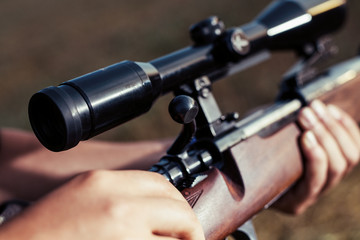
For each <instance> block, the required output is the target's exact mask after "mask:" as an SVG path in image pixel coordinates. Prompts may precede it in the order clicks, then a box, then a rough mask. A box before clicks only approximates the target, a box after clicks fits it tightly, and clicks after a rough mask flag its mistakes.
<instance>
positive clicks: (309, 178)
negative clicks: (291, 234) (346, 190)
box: [274, 100, 360, 214]
mask: <svg viewBox="0 0 360 240" xmlns="http://www.w3.org/2000/svg"><path fill="white" fill-rule="evenodd" d="M298 122H299V124H300V126H301V127H302V129H303V130H304V133H303V135H302V136H301V139H300V144H301V147H302V152H303V154H304V157H305V163H304V175H303V177H302V178H301V179H300V181H298V183H297V184H296V185H295V186H294V187H293V188H292V189H290V190H289V191H288V192H287V193H286V194H285V195H284V196H283V197H281V198H280V199H279V200H278V201H277V202H276V203H275V204H274V207H275V208H277V209H279V210H281V211H284V212H288V213H294V214H300V213H302V212H304V211H305V210H306V209H307V208H308V207H309V206H310V205H312V204H313V203H314V202H315V201H316V200H317V199H318V198H319V196H320V195H321V194H322V193H324V192H325V191H327V190H328V189H330V188H331V187H333V186H335V185H336V184H337V183H339V182H340V180H341V179H342V178H343V177H344V176H345V175H346V174H347V173H349V172H350V171H351V170H352V168H353V167H354V166H355V165H356V164H358V163H359V160H360V131H359V127H358V125H357V123H356V122H355V121H354V120H353V119H352V118H351V117H350V116H349V115H348V114H347V113H345V112H344V111H342V110H341V109H339V108H338V107H336V106H334V105H325V104H324V103H322V102H321V101H319V100H315V101H313V102H312V103H311V104H310V106H309V107H306V108H304V109H302V110H301V112H300V114H299V117H298Z"/></svg>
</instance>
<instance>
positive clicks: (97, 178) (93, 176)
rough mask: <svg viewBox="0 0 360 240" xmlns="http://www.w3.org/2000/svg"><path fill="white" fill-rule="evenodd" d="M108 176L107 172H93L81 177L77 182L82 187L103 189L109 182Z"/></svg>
mask: <svg viewBox="0 0 360 240" xmlns="http://www.w3.org/2000/svg"><path fill="white" fill-rule="evenodd" d="M108 174H109V173H108V171H106V170H91V171H88V172H85V173H83V174H81V175H79V176H78V177H77V180H78V182H79V184H80V185H81V186H84V187H90V188H95V189H98V188H100V189H101V188H102V186H104V185H105V184H106V182H107V179H108Z"/></svg>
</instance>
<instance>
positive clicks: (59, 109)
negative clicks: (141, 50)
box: [29, 0, 360, 239]
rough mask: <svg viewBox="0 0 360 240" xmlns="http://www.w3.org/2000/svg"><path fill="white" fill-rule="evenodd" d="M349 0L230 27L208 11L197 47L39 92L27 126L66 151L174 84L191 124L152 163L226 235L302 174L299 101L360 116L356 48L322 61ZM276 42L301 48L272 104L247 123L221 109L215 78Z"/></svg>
mask: <svg viewBox="0 0 360 240" xmlns="http://www.w3.org/2000/svg"><path fill="white" fill-rule="evenodd" d="M345 4H346V3H345V1H343V0H328V1H326V0H319V1H299V0H293V1H286V0H279V1H276V2H274V3H273V4H271V5H270V6H269V7H268V8H267V9H265V10H264V11H263V12H262V13H261V14H260V15H259V16H258V17H256V18H255V20H253V21H251V22H250V23H247V24H245V25H242V26H240V27H235V28H230V29H225V27H224V24H223V22H222V21H220V20H219V18H217V17H210V18H208V19H206V20H203V21H201V22H199V23H197V24H195V25H193V26H192V27H191V28H190V33H191V37H192V39H193V41H194V45H193V46H189V47H186V48H184V49H181V50H179V51H176V52H173V53H170V54H168V55H166V56H163V57H160V58H158V59H155V60H153V61H150V62H148V63H140V62H132V61H123V62H120V63H117V64H114V65H112V66H109V67H106V68H104V69H100V70H98V71H95V72H93V73H89V74H87V75H84V76H81V77H78V78H75V79H73V80H70V81H68V82H65V83H62V84H61V85H60V86H58V87H49V88H46V89H43V90H41V91H39V92H38V93H36V94H34V95H33V97H32V98H31V100H30V102H29V117H30V122H31V125H32V127H33V130H34V132H35V134H36V136H37V137H38V139H39V140H40V142H41V143H42V144H43V145H44V146H45V147H47V148H48V149H50V150H52V151H63V150H66V149H69V148H72V147H74V146H76V145H77V144H78V143H79V141H81V140H86V139H89V138H91V137H92V136H95V135H97V134H100V133H102V132H104V131H106V130H108V129H110V128H113V127H115V126H117V125H119V124H121V123H124V122H126V121H129V120H130V119H132V118H134V117H136V116H139V115H141V114H143V113H145V112H147V111H148V110H149V109H150V108H151V105H152V103H153V102H154V101H155V100H156V99H157V98H158V97H159V96H161V95H164V94H166V93H168V92H170V91H173V92H174V93H175V95H176V97H175V98H174V100H173V101H172V102H171V103H170V106H169V112H170V114H171V116H172V117H173V119H174V120H175V121H177V122H179V123H181V124H183V125H184V126H183V131H182V132H181V134H180V135H179V137H178V138H177V139H176V140H175V142H174V144H173V145H172V146H171V147H170V149H169V150H168V151H167V155H166V156H164V157H163V158H162V159H161V160H160V161H159V163H158V164H156V165H155V166H154V167H153V168H152V169H151V171H156V172H158V173H160V174H162V175H163V176H164V177H165V178H166V179H168V180H169V181H170V182H171V183H173V184H174V185H175V186H176V187H177V188H178V189H179V190H180V191H182V193H183V195H184V197H185V198H186V199H187V200H188V202H189V204H190V205H191V206H192V207H193V209H194V211H195V213H196V214H197V216H198V218H199V220H200V222H201V223H202V225H203V228H204V231H205V234H206V238H207V239H223V238H225V237H226V236H227V235H229V234H231V233H232V232H234V231H236V229H237V228H238V227H239V226H241V225H243V224H244V223H245V222H246V221H247V220H249V219H251V217H252V216H253V215H254V214H256V213H257V212H259V211H260V210H261V209H263V208H264V207H267V206H269V205H271V203H272V202H273V201H274V200H276V199H277V198H278V197H279V196H281V194H282V193H284V191H286V189H288V188H289V187H291V186H292V184H294V182H296V180H297V179H299V178H300V176H301V174H302V161H301V152H300V150H299V148H298V144H297V139H298V136H299V134H300V133H301V130H300V129H299V127H298V126H297V125H296V123H295V119H296V114H297V112H298V111H299V110H300V109H301V108H302V107H303V106H305V105H306V104H307V103H308V102H310V101H311V100H313V99H316V98H320V99H321V100H323V101H325V102H327V103H329V102H331V103H334V104H336V105H338V106H340V107H342V108H343V109H344V110H346V111H348V112H349V113H350V114H351V115H352V116H353V117H354V118H355V119H356V120H360V115H359V113H357V111H356V109H355V108H354V104H353V103H354V102H359V97H358V96H357V94H356V93H357V90H358V89H359V84H360V83H359V79H360V75H359V74H360V58H359V57H356V58H354V59H351V60H349V61H346V62H343V63H341V64H339V65H336V66H333V67H330V68H329V69H327V70H324V71H322V70H321V71H320V70H319V68H317V67H316V65H317V64H318V63H321V62H323V61H324V60H325V59H328V58H330V57H331V56H332V54H333V52H334V45H333V44H332V42H331V41H329V39H328V38H327V37H325V36H326V35H327V34H328V33H330V32H332V31H335V30H337V29H338V28H340V26H341V23H342V21H343V20H344V17H345ZM275 50H292V51H295V52H296V53H297V54H298V56H299V61H298V63H297V64H296V65H295V66H294V67H293V68H292V69H290V71H289V72H288V73H287V74H285V76H284V79H283V80H282V83H281V86H280V92H279V95H278V98H277V100H276V101H275V103H274V104H272V105H271V106H269V107H267V108H265V109H262V110H259V111H256V112H254V113H252V114H250V115H249V116H248V117H246V118H244V119H242V120H240V121H239V119H238V118H239V117H238V115H237V114H236V113H231V114H227V115H223V114H222V113H221V111H220V109H219V107H218V106H217V103H216V101H215V98H214V97H213V95H212V92H211V90H212V89H211V86H212V83H213V82H215V81H216V80H218V79H221V78H224V77H227V76H230V75H233V74H235V73H237V72H239V71H241V70H243V69H246V68H248V67H250V66H253V65H256V64H258V63H260V62H262V61H264V60H266V59H268V58H269V57H270V51H275ZM349 96H351V97H349ZM283 143H286V148H284V147H282V146H283V145H284V144H283ZM258 149H262V151H261V152H260V151H259V150H258ZM279 166H281V168H279ZM269 183H271V184H269ZM222 206H226V208H224V207H222ZM236 234H240V233H236ZM247 237H248V238H250V239H252V238H253V237H254V236H253V234H252V233H248V236H247Z"/></svg>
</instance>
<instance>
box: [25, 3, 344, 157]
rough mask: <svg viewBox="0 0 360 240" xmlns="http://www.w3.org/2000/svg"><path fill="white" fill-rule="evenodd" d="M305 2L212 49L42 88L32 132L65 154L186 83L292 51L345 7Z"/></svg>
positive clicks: (226, 34)
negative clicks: (260, 56)
mask: <svg viewBox="0 0 360 240" xmlns="http://www.w3.org/2000/svg"><path fill="white" fill-rule="evenodd" d="M310 2H312V3H313V4H311V3H307V4H304V3H303V2H302V1H299V0H298V1H296V0H279V1H276V2H274V3H273V4H271V5H270V6H269V7H268V8H267V9H265V10H264V12H263V13H261V14H260V15H259V16H258V17H257V18H256V19H255V20H254V21H252V22H250V23H248V24H245V25H243V26H241V27H237V28H231V29H228V30H226V31H225V30H224V31H223V32H222V34H220V35H219V36H217V37H216V38H213V40H212V41H211V42H210V43H203V42H201V43H200V42H196V41H195V44H194V46H190V47H186V48H183V49H181V50H179V51H176V52H173V53H170V54H168V55H166V56H163V57H160V58H158V59H155V60H152V61H150V62H148V63H139V62H132V61H123V62H120V63H117V64H114V65H111V66H109V67H106V68H103V69H100V70H97V71H95V72H92V73H89V74H86V75H83V76H80V77H78V78H75V79H72V80H70V81H67V82H64V83H62V84H60V85H59V86H58V87H48V88H45V89H43V90H41V91H39V92H38V93H36V94H34V95H33V96H32V98H31V99H30V102H29V118H30V123H31V126H32V128H33V130H34V132H35V134H36V136H37V137H38V139H39V140H40V142H41V143H42V144H43V145H44V146H45V147H47V148H48V149H50V150H52V151H62V150H66V149H69V148H72V147H74V146H76V145H77V144H78V143H79V141H81V140H85V139H88V138H90V137H92V136H95V135H97V134H100V133H102V132H104V131H106V130H108V129H110V128H113V127H115V126H117V125H119V124H121V123H124V122H126V121H128V120H130V119H132V118H134V117H137V116H139V115H141V114H143V113H145V112H147V111H148V110H149V109H150V108H151V106H152V103H153V102H154V101H155V100H156V98H158V97H159V96H160V95H163V94H166V93H167V92H169V91H172V90H175V89H176V88H177V87H179V86H180V85H182V84H184V83H186V82H188V81H191V80H194V79H196V78H198V77H201V76H204V75H206V76H210V75H216V74H214V73H217V72H221V73H222V74H218V75H216V76H217V77H218V78H221V77H225V76H227V75H228V74H230V73H229V72H231V71H230V68H231V67H232V66H234V65H235V64H237V63H239V62H240V63H241V62H246V60H247V58H249V57H251V56H252V55H254V54H255V53H257V52H259V51H261V50H264V49H267V50H275V49H295V50H296V49H297V48H299V47H302V46H303V45H304V44H306V43H308V42H314V41H316V40H317V39H318V38H319V37H320V36H322V35H324V34H327V33H329V32H332V31H334V30H336V29H337V28H339V26H340V25H341V23H342V22H343V19H344V17H345V2H344V1H339V0H328V1H324V0H316V1H310ZM342 2H343V3H342ZM329 3H330V4H329ZM245 45H246V46H245ZM244 46H245V47H244ZM211 80H216V79H211Z"/></svg>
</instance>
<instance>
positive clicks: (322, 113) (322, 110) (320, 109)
mask: <svg viewBox="0 0 360 240" xmlns="http://www.w3.org/2000/svg"><path fill="white" fill-rule="evenodd" d="M310 106H311V108H312V109H314V111H315V112H316V114H317V115H318V116H319V118H321V119H326V106H325V104H323V103H322V102H320V101H319V100H314V101H313V102H311V103H310Z"/></svg>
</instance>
